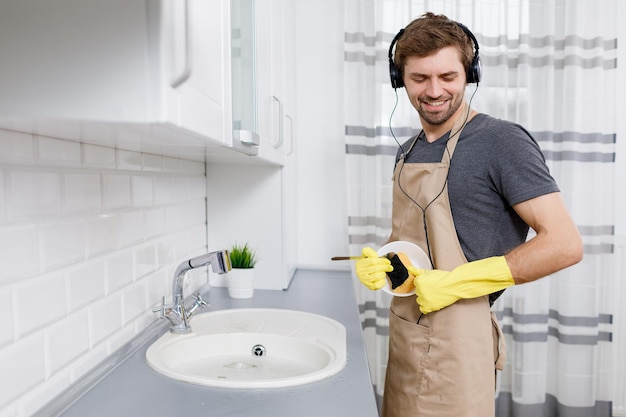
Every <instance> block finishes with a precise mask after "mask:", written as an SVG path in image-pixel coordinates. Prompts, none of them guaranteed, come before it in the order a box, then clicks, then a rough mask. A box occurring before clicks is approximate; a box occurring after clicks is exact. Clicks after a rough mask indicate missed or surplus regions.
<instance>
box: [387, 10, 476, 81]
mask: <svg viewBox="0 0 626 417" xmlns="http://www.w3.org/2000/svg"><path fill="white" fill-rule="evenodd" d="M454 23H456V24H457V26H459V27H460V28H461V30H463V32H464V33H465V34H466V35H467V37H468V38H469V39H470V40H471V41H472V43H473V44H474V58H472V62H471V63H470V66H469V68H467V70H466V71H467V72H466V74H465V75H466V79H467V82H468V83H470V84H472V83H476V84H478V83H479V82H480V76H481V72H482V71H481V63H480V57H479V56H478V41H477V40H476V37H475V36H474V34H473V33H472V32H471V31H470V30H469V29H468V28H467V26H465V25H464V24H462V23H459V22H454ZM404 30H405V29H404V28H403V29H400V31H399V32H398V33H397V34H396V36H394V38H393V40H392V41H391V45H389V52H388V54H387V56H388V58H389V78H390V79H391V86H392V87H393V88H402V87H404V80H403V79H402V71H401V70H400V69H399V68H398V67H396V65H395V64H394V62H393V53H394V51H393V47H394V45H395V44H396V42H398V40H399V39H400V38H401V37H402V35H403V34H404Z"/></svg>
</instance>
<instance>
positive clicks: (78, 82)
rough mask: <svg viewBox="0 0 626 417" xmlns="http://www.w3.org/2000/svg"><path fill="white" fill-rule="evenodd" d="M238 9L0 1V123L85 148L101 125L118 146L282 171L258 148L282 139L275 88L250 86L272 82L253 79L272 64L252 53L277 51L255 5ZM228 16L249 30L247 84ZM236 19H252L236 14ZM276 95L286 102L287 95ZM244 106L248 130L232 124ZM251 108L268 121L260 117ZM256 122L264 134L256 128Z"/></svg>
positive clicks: (150, 2)
mask: <svg viewBox="0 0 626 417" xmlns="http://www.w3.org/2000/svg"><path fill="white" fill-rule="evenodd" d="M262 1H268V0H262ZM281 2H282V0H281ZM240 3H242V0H233V1H232V5H231V1H229V0H210V1H206V0H107V1H89V2H86V1H80V0H57V1H54V2H37V4H36V5H32V4H31V3H29V2H23V1H19V0H9V1H7V2H3V5H2V12H1V13H0V56H1V57H2V66H3V69H2V76H0V91H2V94H0V126H3V127H5V128H6V127H8V128H16V129H20V130H32V131H33V132H36V133H40V134H50V133H49V132H54V134H58V132H79V133H77V134H76V135H74V136H78V137H67V138H68V139H77V140H87V141H97V140H98V139H95V138H96V137H98V135H95V136H94V135H92V136H91V137H89V138H86V137H82V135H83V133H81V132H86V131H89V132H94V131H98V130H99V129H100V130H101V131H104V132H107V134H103V135H101V137H103V138H105V137H106V140H107V141H110V140H111V139H110V138H111V135H113V136H115V139H114V142H115V143H114V144H115V145H116V146H120V147H123V146H124V145H125V144H128V146H129V147H130V146H132V147H133V149H136V148H137V147H138V146H145V147H147V148H149V149H150V151H151V152H154V151H155V150H156V149H158V150H160V151H159V153H163V154H175V155H178V156H183V157H185V156H195V157H198V155H200V156H202V157H204V155H213V156H214V157H216V158H226V159H228V158H242V159H245V158H247V157H246V156H245V155H243V154H242V153H241V152H242V151H243V152H244V153H248V154H258V155H259V157H258V158H256V159H261V160H263V159H265V160H267V161H269V162H273V163H280V158H278V159H277V158H275V157H274V155H273V154H272V155H270V156H269V157H268V156H267V155H266V154H267V151H265V150H264V148H266V147H268V148H269V147H270V146H265V145H267V142H269V145H271V149H272V152H275V151H276V149H275V147H278V146H277V144H278V143H279V138H282V142H283V143H284V131H283V130H284V129H285V123H284V119H285V117H286V114H285V110H284V107H283V108H282V110H279V106H278V104H276V101H274V103H271V101H270V100H269V99H268V97H267V95H268V94H274V93H273V89H274V88H275V86H273V85H272V86H271V87H270V88H271V89H272V90H271V91H272V92H270V93H267V92H266V93H264V95H263V96H261V95H259V93H258V92H257V87H256V86H258V85H260V84H261V85H262V84H263V83H266V82H267V81H266V80H260V79H259V77H260V76H261V77H263V76H265V74H263V73H260V72H259V69H260V68H264V70H265V71H267V65H271V64H265V63H260V64H258V63H256V62H255V61H254V60H255V59H259V57H260V56H261V54H260V52H259V49H260V50H263V49H264V48H266V47H270V48H272V45H265V43H264V42H266V41H269V42H271V34H270V39H264V37H263V36H262V35H260V33H259V28H258V27H257V23H258V21H259V20H258V19H259V16H258V14H257V13H258V11H259V10H260V7H261V6H262V5H260V4H256V5H255V4H254V3H252V2H250V4H248V5H244V6H245V7H243V8H242V7H240V5H239V4H240ZM270 3H271V2H270ZM281 7H282V3H281ZM231 10H233V11H234V12H235V13H237V16H236V18H234V19H233V20H232V21H234V22H237V21H243V23H244V24H245V25H247V28H248V29H247V30H248V31H249V32H248V33H247V34H246V36H248V37H249V39H248V40H247V41H246V42H248V45H247V46H246V48H251V50H252V53H253V55H252V56H251V57H250V59H252V60H253V62H252V66H251V67H250V68H247V69H246V70H247V71H248V73H247V75H246V76H247V77H248V78H247V81H246V82H244V83H242V80H243V78H242V77H240V76H239V75H238V74H240V73H241V70H240V69H237V68H236V66H237V65H239V63H238V62H240V61H237V60H238V57H237V56H234V55H232V52H233V51H236V48H235V49H233V47H231V33H232V31H231ZM242 11H245V12H246V13H248V14H247V15H244V16H243V17H242V15H241V13H242ZM274 23H276V24H279V22H278V21H276V20H274ZM245 25H244V26H245ZM250 26H252V28H250ZM241 29H243V26H242V27H241ZM261 30H270V29H269V28H265V29H261ZM240 33H241V32H240ZM270 59H272V58H270ZM231 63H233V65H231ZM243 65H244V66H245V65H248V64H243ZM240 67H241V66H240ZM231 69H232V70H231ZM275 69H276V68H275V67H272V68H271V69H269V71H274V70H275ZM233 74H234V75H236V76H237V78H236V79H234V80H233V78H232V76H233ZM233 81H235V83H234V84H233ZM233 91H235V92H236V96H235V98H236V99H237V103H235V113H236V114H237V120H235V121H233ZM274 95H275V94H274ZM276 99H277V100H281V105H282V99H281V98H279V97H278V96H276ZM246 102H248V103H254V106H253V108H252V110H246V111H248V112H249V115H251V117H254V119H253V121H254V123H253V124H252V125H251V126H254V128H250V129H244V128H241V127H240V126H238V125H237V123H239V122H240V120H241V114H242V113H241V112H240V110H239V109H240V107H238V106H240V105H241V103H246ZM256 106H258V108H259V109H262V111H264V112H268V111H269V112H274V114H273V115H270V116H266V115H263V116H262V118H261V117H260V116H259V114H261V113H258V112H257V107H256ZM267 109H269V110H267ZM238 112H239V113H238ZM255 112H256V114H253V113H255ZM279 112H280V113H281V115H280V117H279ZM290 117H291V116H290ZM272 118H273V119H272ZM256 120H259V123H258V125H260V126H262V127H263V128H264V130H258V129H256V126H257V123H256ZM261 120H263V122H262V123H261ZM268 123H269V125H268ZM83 125H88V127H89V128H88V129H83V128H82V126H83ZM239 130H244V131H245V130H249V131H250V132H251V134H252V133H253V134H254V135H252V137H253V139H252V140H254V138H256V140H257V142H258V146H253V145H249V144H248V143H246V141H249V140H250V139H248V138H249V137H250V134H247V133H245V132H244V133H243V135H241V134H239V132H238V133H235V134H234V131H239ZM67 136H72V135H71V134H69V133H68V134H67ZM233 136H234V137H235V139H233ZM242 137H243V142H244V143H243V144H242ZM129 138H132V139H129ZM103 140H104V139H103ZM280 146H282V144H281V145H280ZM229 149H230V150H232V149H235V150H236V151H231V152H229V151H228V150H229ZM251 150H253V151H251ZM237 155H241V156H239V157H238V156H237Z"/></svg>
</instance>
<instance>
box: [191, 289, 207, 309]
mask: <svg viewBox="0 0 626 417" xmlns="http://www.w3.org/2000/svg"><path fill="white" fill-rule="evenodd" d="M192 297H193V298H194V299H195V300H196V301H195V302H194V304H197V305H198V307H207V306H208V305H209V303H207V302H206V300H205V299H204V298H202V296H201V295H200V293H199V292H197V293H195V294H193V295H192Z"/></svg>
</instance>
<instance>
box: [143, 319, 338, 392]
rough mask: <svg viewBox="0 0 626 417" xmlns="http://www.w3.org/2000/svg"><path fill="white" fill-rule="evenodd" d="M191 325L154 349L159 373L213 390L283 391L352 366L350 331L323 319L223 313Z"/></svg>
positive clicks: (152, 359)
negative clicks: (348, 346) (348, 362)
mask: <svg viewBox="0 0 626 417" xmlns="http://www.w3.org/2000/svg"><path fill="white" fill-rule="evenodd" d="M190 326H191V328H192V332H191V333H188V334H184V335H180V334H173V333H169V332H168V333H166V334H164V335H163V336H161V337H160V338H159V339H158V340H157V341H156V342H154V343H153V344H152V345H151V346H150V347H149V348H148V351H147V352H146V360H147V362H148V364H149V365H150V366H151V367H152V368H153V369H154V370H156V371H157V372H159V373H161V374H163V375H166V376H168V377H171V378H174V379H178V380H181V381H187V382H191V383H195V384H200V385H206V386H211V387H224V388H277V387H288V386H294V385H301V384H307V383H310V382H315V381H319V380H321V379H324V378H327V377H329V376H331V375H334V374H336V373H338V372H339V371H341V370H342V369H343V368H344V366H345V364H346V329H345V327H344V326H343V325H342V324H341V323H338V322H337V321H335V320H332V319H329V318H328V317H324V316H320V315H317V314H312V313H306V312H302V311H295V310H281V309H268V308H255V309H233V310H221V311H215V312H211V313H204V314H200V315H198V316H194V317H192V319H191V322H190Z"/></svg>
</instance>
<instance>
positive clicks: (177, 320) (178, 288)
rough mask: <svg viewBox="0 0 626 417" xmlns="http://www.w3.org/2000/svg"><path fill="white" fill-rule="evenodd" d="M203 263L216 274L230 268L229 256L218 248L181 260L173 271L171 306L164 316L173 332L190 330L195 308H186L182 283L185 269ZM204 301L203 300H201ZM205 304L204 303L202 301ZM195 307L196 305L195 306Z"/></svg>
mask: <svg viewBox="0 0 626 417" xmlns="http://www.w3.org/2000/svg"><path fill="white" fill-rule="evenodd" d="M205 265H211V269H212V271H213V272H215V273H217V274H225V273H227V272H228V271H230V269H231V265H230V256H229V254H228V251H227V250H219V251H215V252H210V253H207V254H205V255H200V256H196V257H195V258H191V259H187V260H186V261H184V262H181V264H180V265H178V267H177V268H176V271H175V272H174V279H173V281H172V296H173V300H172V307H171V309H169V310H168V311H169V314H168V315H167V316H166V317H167V318H168V319H169V320H170V322H171V323H172V325H171V326H170V331H171V332H173V333H188V332H189V331H191V327H189V323H188V320H189V318H190V317H191V315H192V314H193V312H194V311H195V309H196V308H191V309H186V308H185V306H184V300H185V297H184V294H183V283H184V281H185V275H186V273H187V271H189V270H191V269H195V268H200V267H202V266H205ZM203 302H204V300H203ZM204 305H206V303H204ZM196 307H197V306H196Z"/></svg>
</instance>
